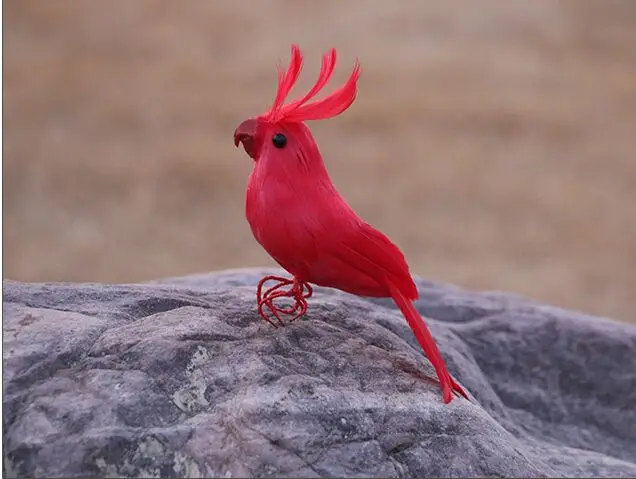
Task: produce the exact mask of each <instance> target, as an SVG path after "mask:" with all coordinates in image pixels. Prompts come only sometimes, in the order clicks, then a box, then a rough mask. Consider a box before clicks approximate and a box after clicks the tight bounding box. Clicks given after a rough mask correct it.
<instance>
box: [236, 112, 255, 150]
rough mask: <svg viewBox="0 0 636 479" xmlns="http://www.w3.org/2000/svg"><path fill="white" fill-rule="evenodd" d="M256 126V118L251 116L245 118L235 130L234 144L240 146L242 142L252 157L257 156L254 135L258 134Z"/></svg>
mask: <svg viewBox="0 0 636 479" xmlns="http://www.w3.org/2000/svg"><path fill="white" fill-rule="evenodd" d="M256 126H257V123H256V120H254V119H253V118H251V119H249V120H245V121H244V122H243V123H241V124H240V125H239V126H237V127H236V130H234V146H236V147H237V148H238V146H239V144H240V143H242V144H243V148H245V152H246V153H247V154H248V155H249V156H250V157H252V158H254V156H255V151H254V136H255V134H256ZM254 159H255V158H254Z"/></svg>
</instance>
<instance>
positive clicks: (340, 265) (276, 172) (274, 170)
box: [234, 45, 468, 403]
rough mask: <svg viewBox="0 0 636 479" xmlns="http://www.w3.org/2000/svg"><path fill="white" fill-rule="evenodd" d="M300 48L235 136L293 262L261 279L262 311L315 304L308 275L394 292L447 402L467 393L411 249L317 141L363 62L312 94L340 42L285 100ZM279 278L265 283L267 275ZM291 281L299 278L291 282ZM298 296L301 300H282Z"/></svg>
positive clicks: (274, 236)
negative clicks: (380, 222)
mask: <svg viewBox="0 0 636 479" xmlns="http://www.w3.org/2000/svg"><path fill="white" fill-rule="evenodd" d="M302 62H303V57H302V53H301V52H300V49H299V48H298V46H296V45H292V49H291V60H290V63H289V67H288V69H287V71H286V72H283V71H282V70H279V77H278V92H277V93H276V99H275V100H274V104H273V105H272V107H271V109H270V110H269V111H267V112H266V113H263V114H262V115H259V116H256V117H254V118H250V119H248V120H245V121H244V122H243V123H241V124H240V125H239V126H238V127H237V128H236V130H235V131H234V143H235V145H236V146H237V147H238V146H239V144H240V143H242V144H243V148H244V149H245V152H246V153H247V154H248V155H249V156H250V157H251V158H252V159H253V160H254V169H253V171H252V173H251V175H250V178H249V183H248V186H247V201H246V216H247V221H248V222H249V224H250V227H251V229H252V233H253V234H254V237H255V238H256V240H257V241H258V242H259V243H260V244H261V245H262V246H263V248H265V250H266V251H267V252H268V253H269V254H270V255H271V256H272V258H274V259H275V260H276V261H277V262H278V264H280V265H281V266H282V267H283V268H284V269H285V270H287V271H288V272H289V273H290V274H291V275H292V276H293V279H292V280H288V279H285V278H281V277H277V276H267V277H265V278H263V279H262V280H261V281H260V282H259V285H258V290H257V300H258V310H259V313H260V315H261V316H262V317H263V318H264V319H265V320H267V321H268V322H270V324H272V325H273V326H276V324H275V323H274V322H273V321H272V320H271V319H270V318H269V317H268V315H267V314H266V313H265V312H264V311H263V308H264V307H265V306H266V307H267V308H268V309H269V310H270V312H271V313H272V314H273V316H274V317H275V318H276V320H277V321H278V323H279V324H280V325H281V326H283V325H284V323H283V321H282V319H281V317H280V314H279V313H282V314H286V315H290V316H293V317H292V321H293V320H295V319H296V318H298V317H300V316H302V315H303V314H304V313H305V312H306V311H307V298H309V297H311V295H312V288H311V286H310V285H309V283H314V284H317V285H320V286H326V287H330V288H337V289H340V290H342V291H346V292H348V293H352V294H356V295H360V296H369V297H391V298H393V300H394V301H395V303H396V305H397V306H398V307H399V308H400V311H402V314H403V315H404V317H405V318H406V320H407V321H408V323H409V326H410V327H411V329H412V330H413V333H414V334H415V337H416V338H417V340H418V342H419V343H420V345H421V346H422V348H423V349H424V352H425V353H426V355H427V356H428V358H429V359H430V360H431V363H432V364H433V367H434V368H435V372H436V373H437V376H438V378H439V381H440V385H441V389H442V392H443V398H444V402H445V403H448V402H450V401H451V400H452V398H453V395H452V393H453V392H454V393H456V394H461V395H462V396H463V397H465V398H467V399H468V396H467V395H466V393H465V392H464V390H463V389H462V388H461V386H459V384H457V383H456V382H455V381H454V379H453V378H452V377H451V375H450V374H449V372H448V369H447V368H446V364H445V363H444V359H443V358H442V355H441V354H440V352H439V349H438V348H437V345H436V344H435V340H434V339H433V337H432V336H431V333H430V332H429V330H428V328H427V327H426V324H425V323H424V321H423V319H422V318H421V316H420V315H419V313H418V312H417V310H416V309H415V307H414V306H413V303H412V300H414V299H417V297H418V292H417V287H416V286H415V283H414V282H413V279H412V277H411V274H410V272H409V267H408V265H407V264H406V260H405V259H404V255H403V254H402V252H401V251H400V250H399V249H398V247H397V246H395V245H394V244H393V243H392V242H391V241H390V240H389V239H388V238H387V237H386V236H385V235H384V234H382V233H381V232H379V231H378V230H376V229H375V228H373V227H372V226H370V225H369V224H368V223H366V222H365V221H363V220H362V219H361V218H360V217H359V216H358V215H357V214H356V213H355V212H354V211H353V210H352V209H351V207H350V206H349V205H348V204H347V203H346V201H345V200H344V199H343V198H342V196H340V194H339V193H338V191H336V188H335V186H334V185H333V183H332V182H331V178H330V177H329V174H328V173H327V169H326V167H325V164H324V162H323V159H322V156H321V155H320V152H319V151H318V145H317V144H316V142H315V140H314V138H313V136H312V135H311V132H310V131H309V128H308V127H307V126H306V125H305V123H304V122H305V121H307V120H322V119H325V118H331V117H334V116H337V115H339V114H340V113H342V112H344V111H345V110H346V109H347V108H349V106H351V104H352V103H353V101H354V100H355V98H356V93H357V81H358V78H359V76H360V66H359V64H358V63H357V62H356V64H355V67H354V69H353V72H352V73H351V76H350V77H349V79H348V80H347V82H346V83H345V84H344V85H342V86H341V87H340V88H338V89H337V90H335V91H334V92H333V93H331V94H330V95H328V96H326V97H325V98H322V99H320V100H314V101H310V100H312V98H314V97H315V96H316V95H317V94H318V93H319V92H320V91H321V90H322V89H323V88H324V86H325V85H326V84H327V82H328V81H329V79H330V78H331V76H332V75H333V72H334V69H335V66H336V50H335V49H331V50H330V51H329V52H328V53H326V54H325V55H324V56H323V58H322V68H321V70H320V75H319V77H318V80H317V81H316V84H315V85H314V86H313V87H312V88H311V89H310V91H309V92H308V93H307V94H306V95H305V96H303V97H302V98H300V99H296V100H294V101H292V102H290V103H288V104H286V105H285V104H284V102H285V99H286V97H287V95H288V94H289V92H290V90H291V89H292V87H293V86H294V84H295V83H296V80H297V79H298V76H299V74H300V71H301V69H302ZM270 280H276V281H278V283H277V284H276V285H275V286H272V287H270V288H269V289H267V290H266V291H265V292H264V293H263V291H262V290H263V286H264V284H265V283H266V282H267V281H270ZM285 286H290V287H289V289H287V290H284V289H283V288H284V287H285ZM281 297H289V298H292V299H293V300H295V304H294V306H292V307H288V308H282V307H279V306H276V305H274V300H275V299H277V298H281Z"/></svg>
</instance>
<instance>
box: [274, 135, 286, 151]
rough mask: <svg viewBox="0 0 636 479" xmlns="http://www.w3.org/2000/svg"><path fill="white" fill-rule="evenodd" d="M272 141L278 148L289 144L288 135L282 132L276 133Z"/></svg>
mask: <svg viewBox="0 0 636 479" xmlns="http://www.w3.org/2000/svg"><path fill="white" fill-rule="evenodd" d="M272 143H274V146H275V147H276V148H283V147H284V146H285V145H286V144H287V137H286V136H285V135H283V134H282V133H276V134H275V135H274V136H273V137H272Z"/></svg>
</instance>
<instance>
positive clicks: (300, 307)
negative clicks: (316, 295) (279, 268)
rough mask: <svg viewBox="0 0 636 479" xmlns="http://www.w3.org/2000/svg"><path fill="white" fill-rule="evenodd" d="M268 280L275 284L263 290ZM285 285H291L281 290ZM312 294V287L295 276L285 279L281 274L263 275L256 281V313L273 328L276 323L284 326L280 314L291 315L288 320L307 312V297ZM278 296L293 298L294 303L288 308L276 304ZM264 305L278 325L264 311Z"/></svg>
mask: <svg viewBox="0 0 636 479" xmlns="http://www.w3.org/2000/svg"><path fill="white" fill-rule="evenodd" d="M268 281H276V284H275V285H274V286H271V287H269V288H267V289H265V291H263V287H264V286H265V283H267V282H268ZM285 286H291V288H289V289H287V290H282V288H284V287H285ZM312 294H313V289H312V287H311V285H310V284H309V283H307V282H306V281H300V280H299V279H297V278H294V279H287V278H283V277H281V276H265V277H264V278H262V279H261V280H260V281H259V282H258V288H257V290H256V298H257V302H258V314H260V315H261V317H262V318H263V319H264V320H265V321H267V322H268V323H269V324H271V325H272V326H274V327H275V328H277V327H278V325H280V326H285V323H284V322H283V320H282V318H281V316H280V315H281V314H283V315H285V316H292V318H291V319H290V320H289V321H290V322H291V321H294V320H296V319H298V318H300V317H301V316H302V315H303V314H305V313H306V312H307V299H308V298H311V295H312ZM278 298H293V299H294V301H295V303H294V305H293V306H290V307H288V308H283V307H280V306H276V305H275V304H274V300H276V299H278ZM265 306H267V308H268V309H269V311H270V312H271V314H272V315H273V316H274V318H276V320H277V321H278V325H277V324H276V323H275V322H274V321H273V320H272V318H271V317H270V316H269V314H267V313H266V312H265V310H264V308H265Z"/></svg>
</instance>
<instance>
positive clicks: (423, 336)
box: [389, 283, 468, 403]
mask: <svg viewBox="0 0 636 479" xmlns="http://www.w3.org/2000/svg"><path fill="white" fill-rule="evenodd" d="M389 288H390V290H391V297H392V298H393V301H395V304H396V305H397V306H398V308H400V311H402V314H403V315H404V317H405V318H406V321H407V322H408V323H409V326H410V327H411V329H412V330H413V334H414V335H415V337H416V338H417V342H418V343H420V346H422V349H423V350H424V353H426V356H427V357H428V359H429V360H430V361H431V364H432V365H433V368H434V369H435V372H436V373H437V377H438V378H439V382H440V386H441V388H442V393H443V395H444V402H445V403H449V402H450V401H451V400H452V399H453V393H457V394H461V395H462V396H463V397H465V398H466V399H468V395H467V394H466V392H465V391H464V390H463V389H462V387H461V386H460V385H459V384H457V383H456V382H455V380H454V379H453V378H452V377H451V375H450V373H449V372H448V369H447V368H446V363H445V362H444V358H442V355H441V353H440V352H439V349H438V347H437V344H435V340H434V339H433V336H432V335H431V333H430V331H429V330H428V327H427V326H426V323H425V322H424V320H423V319H422V317H421V316H420V313H418V312H417V309H415V306H414V305H413V302H412V301H411V300H410V299H408V298H407V297H406V296H405V295H404V294H403V293H402V292H401V291H400V290H399V289H398V288H397V286H395V285H394V284H391V283H389Z"/></svg>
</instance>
